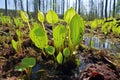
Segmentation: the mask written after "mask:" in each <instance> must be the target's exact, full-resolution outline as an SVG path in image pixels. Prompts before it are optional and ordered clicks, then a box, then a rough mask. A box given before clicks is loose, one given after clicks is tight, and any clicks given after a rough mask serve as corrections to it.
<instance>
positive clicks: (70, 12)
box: [64, 7, 76, 24]
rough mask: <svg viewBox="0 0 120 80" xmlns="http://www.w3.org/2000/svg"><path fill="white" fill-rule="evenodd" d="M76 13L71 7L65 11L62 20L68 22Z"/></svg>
mask: <svg viewBox="0 0 120 80" xmlns="http://www.w3.org/2000/svg"><path fill="white" fill-rule="evenodd" d="M75 14H76V12H75V10H74V9H73V8H72V7H71V8H70V9H68V10H67V11H66V12H65V15H64V20H65V21H66V22H67V23H68V24H69V23H70V21H71V19H72V17H73V16H74V15H75Z"/></svg>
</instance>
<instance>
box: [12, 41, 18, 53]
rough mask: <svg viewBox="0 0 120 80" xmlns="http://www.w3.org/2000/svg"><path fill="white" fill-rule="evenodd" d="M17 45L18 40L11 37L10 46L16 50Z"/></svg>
mask: <svg viewBox="0 0 120 80" xmlns="http://www.w3.org/2000/svg"><path fill="white" fill-rule="evenodd" d="M17 45H18V42H17V41H15V40H14V39H13V40H12V46H13V48H14V49H15V50H16V51H17Z"/></svg>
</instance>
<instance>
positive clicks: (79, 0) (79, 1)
mask: <svg viewBox="0 0 120 80" xmlns="http://www.w3.org/2000/svg"><path fill="white" fill-rule="evenodd" d="M80 3H81V0H78V14H80Z"/></svg>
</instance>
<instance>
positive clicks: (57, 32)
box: [30, 8, 84, 64]
mask: <svg viewBox="0 0 120 80" xmlns="http://www.w3.org/2000/svg"><path fill="white" fill-rule="evenodd" d="M38 20H39V21H40V22H41V23H42V25H39V24H38V23H35V24H34V27H33V28H32V29H31V31H30V38H31V40H32V41H33V43H34V44H35V45H36V47H38V48H40V49H41V50H42V52H43V54H44V55H45V56H46V55H47V54H48V55H52V56H53V57H54V60H55V61H57V62H58V63H59V64H63V63H65V62H66V61H67V60H69V59H70V58H71V57H72V56H74V55H73V52H74V51H75V50H76V46H77V45H78V44H79V43H80V42H81V40H82V37H83V34H84V21H83V19H82V18H81V17H80V15H79V14H77V13H76V12H75V10H74V9H73V8H70V9H68V10H67V11H66V12H65V15H64V22H66V23H67V25H62V24H60V23H59V17H58V15H57V14H56V13H55V12H54V11H53V10H49V11H48V12H47V14H46V20H47V22H48V23H49V24H51V25H52V34H53V45H48V35H47V31H46V30H45V27H44V24H43V22H44V20H45V17H44V15H43V13H42V12H40V11H38ZM56 23H57V25H55V24H56Z"/></svg>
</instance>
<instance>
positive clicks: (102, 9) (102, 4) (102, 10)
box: [101, 1, 104, 18]
mask: <svg viewBox="0 0 120 80" xmlns="http://www.w3.org/2000/svg"><path fill="white" fill-rule="evenodd" d="M103 12H104V1H102V2H101V18H103Z"/></svg>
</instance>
